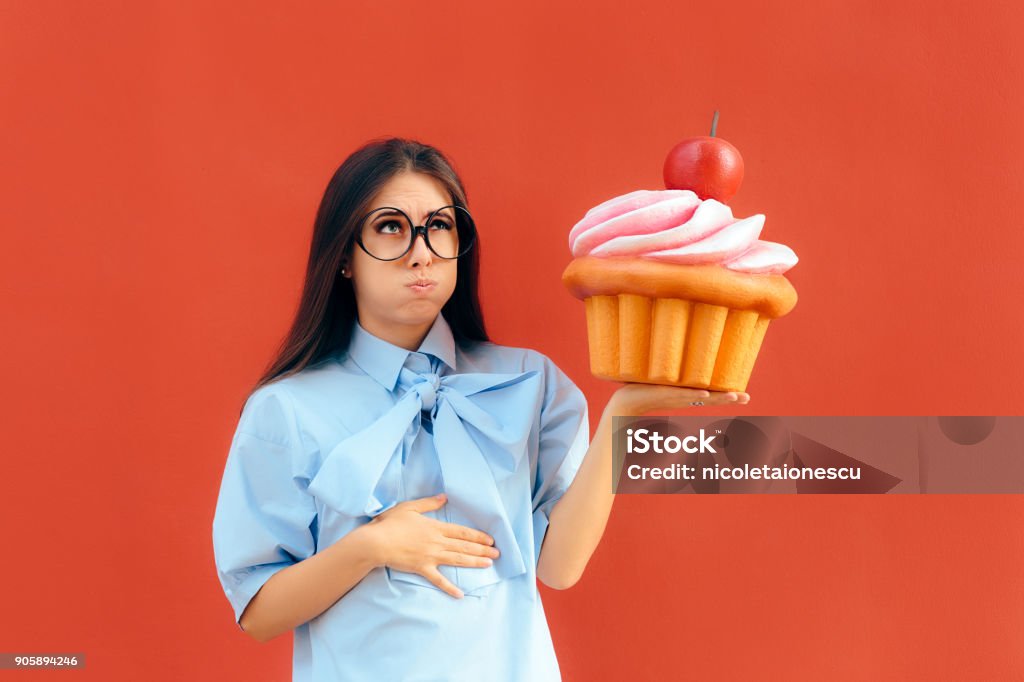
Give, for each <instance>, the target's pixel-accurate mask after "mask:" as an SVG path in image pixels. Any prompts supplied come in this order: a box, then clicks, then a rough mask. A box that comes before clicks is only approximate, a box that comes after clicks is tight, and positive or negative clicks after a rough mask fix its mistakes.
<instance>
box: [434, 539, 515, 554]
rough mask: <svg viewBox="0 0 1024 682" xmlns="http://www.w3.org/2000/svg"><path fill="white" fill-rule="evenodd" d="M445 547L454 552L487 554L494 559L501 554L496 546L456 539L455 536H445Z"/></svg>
mask: <svg viewBox="0 0 1024 682" xmlns="http://www.w3.org/2000/svg"><path fill="white" fill-rule="evenodd" d="M444 547H445V549H447V550H449V551H452V552H460V553H462V554H475V555H476V556H486V557H491V558H492V559H497V558H498V556H499V555H500V554H501V552H499V551H498V549H497V548H496V547H492V546H490V545H489V544H481V543H479V542H470V541H468V540H456V539H454V538H445V540H444Z"/></svg>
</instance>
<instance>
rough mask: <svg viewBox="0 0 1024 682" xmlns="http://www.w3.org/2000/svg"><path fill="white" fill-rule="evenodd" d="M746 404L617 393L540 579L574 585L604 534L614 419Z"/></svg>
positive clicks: (558, 516)
mask: <svg viewBox="0 0 1024 682" xmlns="http://www.w3.org/2000/svg"><path fill="white" fill-rule="evenodd" d="M730 396H732V397H730ZM694 400H701V401H703V402H704V404H705V405H713V404H728V403H731V402H737V401H738V403H739V404H745V403H747V402H748V401H749V400H750V396H749V395H747V394H746V393H721V392H710V393H709V392H708V391H700V390H694V389H689V388H677V387H674V386H656V385H648V384H627V385H625V386H623V387H622V388H620V389H618V390H617V391H616V392H615V393H614V394H612V397H611V399H610V400H609V401H608V404H607V405H606V406H605V409H604V412H603V413H602V414H601V421H600V422H599V423H598V425H597V431H596V432H595V434H594V439H593V440H592V441H591V443H590V448H589V449H588V450H587V454H586V456H584V458H583V463H582V464H580V468H579V471H577V472H576V477H575V478H574V479H573V482H572V484H571V485H570V486H569V489H568V490H566V491H565V494H564V495H562V498H561V499H560V500H559V501H558V502H557V503H556V504H555V506H554V508H553V509H552V510H551V518H550V521H549V524H548V529H547V534H546V535H545V536H544V544H543V545H542V547H541V553H540V559H539V561H538V562H537V577H538V578H539V579H540V581H541V582H543V583H544V584H545V585H547V586H548V587H551V588H553V589H556V590H564V589H567V588H570V587H572V586H573V585H575V584H576V582H577V581H578V580H579V579H580V577H581V576H582V575H583V570H584V569H585V568H586V566H587V563H588V562H589V561H590V557H591V555H593V553H594V550H595V549H597V544H598V543H599V542H600V541H601V536H602V535H604V529H605V526H606V525H607V524H608V516H609V515H610V514H611V511H612V502H613V501H614V500H615V495H614V494H613V493H612V474H613V472H612V417H613V416H617V417H624V416H637V415H641V414H645V413H647V412H650V411H651V410H654V409H663V410H667V409H677V408H680V407H689V406H690V403H691V402H692V401H694Z"/></svg>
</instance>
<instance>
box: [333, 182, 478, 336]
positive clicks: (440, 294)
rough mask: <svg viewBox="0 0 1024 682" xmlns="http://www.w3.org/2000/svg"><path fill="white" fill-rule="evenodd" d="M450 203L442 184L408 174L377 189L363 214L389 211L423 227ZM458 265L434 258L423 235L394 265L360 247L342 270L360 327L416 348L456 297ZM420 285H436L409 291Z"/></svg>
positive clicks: (435, 256) (454, 262)
mask: <svg viewBox="0 0 1024 682" xmlns="http://www.w3.org/2000/svg"><path fill="white" fill-rule="evenodd" d="M453 203H454V202H453V201H452V198H451V196H450V195H449V194H448V192H447V190H446V189H445V186H444V185H443V184H442V183H441V182H440V181H438V180H437V179H435V178H433V177H431V176H429V175H425V174H422V173H414V172H408V171H406V172H401V173H399V174H397V175H395V176H394V177H392V178H391V180H389V181H388V183H387V184H386V185H384V187H383V188H381V190H380V192H378V193H377V195H376V196H375V197H374V198H373V200H372V201H371V202H370V207H369V208H368V209H367V210H366V213H369V212H370V211H373V210H375V209H377V208H383V207H385V206H390V207H393V208H398V209H401V210H402V211H404V212H405V214H406V215H408V216H409V218H411V219H412V220H413V221H414V222H413V224H414V225H423V224H424V222H425V221H426V219H427V217H428V216H429V215H430V214H431V213H433V212H434V211H435V210H436V209H439V208H441V207H442V206H450V205H451V204H453ZM391 229H393V228H391ZM457 263H458V260H457V259H450V260H449V259H445V258H440V257H438V256H437V255H435V254H434V253H433V252H432V251H431V250H430V249H428V248H427V245H426V243H425V242H424V241H423V237H422V235H421V236H417V237H416V243H415V244H414V245H413V247H412V249H411V250H410V251H409V252H408V253H407V254H405V255H404V256H402V257H401V258H399V259H397V260H392V261H382V260H377V259H376V258H374V257H372V256H370V255H369V254H367V253H366V252H365V251H363V250H362V249H361V248H359V245H358V244H357V245H355V246H353V248H352V254H351V256H350V257H349V258H348V259H347V260H346V261H344V262H343V266H344V268H345V271H344V276H345V277H348V278H349V279H351V280H352V287H353V289H354V291H355V297H356V307H357V309H358V314H359V323H360V324H361V325H362V326H363V328H364V329H366V330H367V331H369V332H370V333H372V334H375V335H377V336H378V337H381V338H385V339H388V340H392V342H393V343H396V341H395V340H393V339H411V341H409V343H416V338H417V336H418V335H419V338H420V339H422V335H425V334H426V333H427V331H429V329H430V326H431V324H433V322H434V319H435V318H436V317H437V314H438V313H439V312H440V311H441V308H442V307H443V306H444V304H445V303H446V302H447V301H448V299H449V298H450V297H451V295H452V292H453V291H455V276H456V272H457ZM423 280H430V281H432V282H434V284H432V285H430V286H428V287H426V288H420V287H413V286H412V285H413V284H415V283H416V282H420V281H423ZM398 345H404V344H402V343H398Z"/></svg>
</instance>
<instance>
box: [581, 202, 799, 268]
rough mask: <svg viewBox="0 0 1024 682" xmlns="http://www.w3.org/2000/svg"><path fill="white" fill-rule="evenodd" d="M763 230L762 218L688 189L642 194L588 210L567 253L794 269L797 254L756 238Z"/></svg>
mask: <svg viewBox="0 0 1024 682" xmlns="http://www.w3.org/2000/svg"><path fill="white" fill-rule="evenodd" d="M763 227H764V216H763V215H761V214H757V215H752V216H750V217H749V218H743V219H736V218H734V217H733V215H732V210H731V209H730V208H729V207H728V206H726V205H725V204H723V203H721V202H719V201H715V200H714V199H705V200H703V201H702V200H701V199H699V198H698V197H697V195H696V194H694V193H693V192H691V191H690V190H688V189H664V190H643V189H641V190H637V191H635V192H630V193H629V194H623V195H621V196H618V197H615V198H614V199H609V200H608V201H606V202H604V203H602V204H599V205H597V206H595V207H594V208H592V209H590V210H589V211H587V213H586V215H584V216H583V219H582V220H580V221H579V222H578V223H576V225H574V226H573V228H572V230H571V231H570V232H569V249H570V250H571V251H572V255H573V256H576V257H577V258H579V257H582V256H595V257H610V256H633V257H639V258H650V259H651V260H658V261H663V262H667V263H679V264H681V265H695V264H703V263H712V264H719V265H721V266H723V267H726V268H729V269H730V270H736V271H738V272H748V273H767V274H782V273H784V272H786V271H787V270H789V269H790V268H791V267H793V266H794V265H796V263H797V260H798V259H797V257H796V254H795V253H794V252H793V250H792V249H791V248H789V247H788V246H786V245H784V244H778V243H776V242H767V241H764V240H761V239H758V237H759V236H760V234H761V229H762V228H763Z"/></svg>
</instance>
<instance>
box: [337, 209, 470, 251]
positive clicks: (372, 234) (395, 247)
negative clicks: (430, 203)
mask: <svg viewBox="0 0 1024 682" xmlns="http://www.w3.org/2000/svg"><path fill="white" fill-rule="evenodd" d="M420 234H422V235H423V241H424V242H426V244H427V248H428V249H430V250H431V252H432V253H433V254H434V255H435V256H437V257H438V258H444V259H448V260H451V259H453V258H458V257H460V256H464V255H465V254H467V253H468V252H469V250H470V249H471V248H473V242H475V241H476V225H475V224H474V223H473V216H471V215H470V214H469V211H467V210H466V209H464V208H462V207H461V206H443V207H441V208H439V209H437V210H436V211H434V212H433V213H431V214H430V217H428V218H427V220H426V221H425V223H424V224H423V225H420V226H415V225H413V224H412V220H410V218H409V216H408V215H406V214H405V212H404V211H402V210H401V209H397V208H392V207H391V206H384V207H381V208H377V209H374V210H373V211H370V213H368V214H367V215H366V216H365V217H364V218H363V219H362V221H361V222H360V225H359V231H358V232H357V233H356V243H357V244H359V247H360V248H361V249H362V250H363V251H365V252H366V253H367V254H369V255H370V256H373V257H374V258H376V259H377V260H398V259H399V258H401V257H402V256H404V255H405V254H407V253H409V251H411V250H412V247H413V245H414V244H415V243H416V237H417V235H420Z"/></svg>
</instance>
